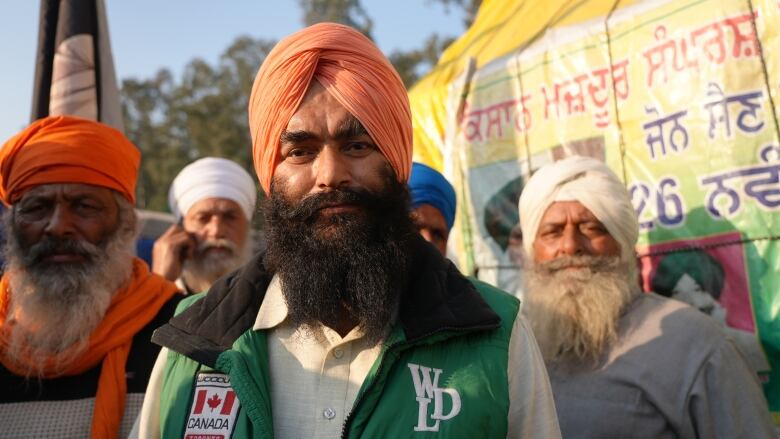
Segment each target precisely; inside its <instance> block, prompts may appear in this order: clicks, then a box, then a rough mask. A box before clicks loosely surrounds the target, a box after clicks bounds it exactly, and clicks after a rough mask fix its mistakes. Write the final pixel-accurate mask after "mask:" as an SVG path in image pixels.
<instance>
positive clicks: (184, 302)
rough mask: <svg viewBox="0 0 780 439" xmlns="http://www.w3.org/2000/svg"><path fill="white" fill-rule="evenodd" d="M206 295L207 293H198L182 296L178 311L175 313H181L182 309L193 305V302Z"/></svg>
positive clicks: (177, 307)
mask: <svg viewBox="0 0 780 439" xmlns="http://www.w3.org/2000/svg"><path fill="white" fill-rule="evenodd" d="M204 297H206V293H205V292H204V293H198V294H192V295H189V296H186V297H183V298H180V300H179V302H178V304H177V306H176V312H175V313H174V315H179V314H180V313H181V312H182V311H184V310H185V309H187V308H189V307H190V306H192V304H193V303H195V302H197V301H199V300H201V299H203V298H204Z"/></svg>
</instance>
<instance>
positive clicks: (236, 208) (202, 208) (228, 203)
mask: <svg viewBox="0 0 780 439" xmlns="http://www.w3.org/2000/svg"><path fill="white" fill-rule="evenodd" d="M202 214H207V215H226V214H241V215H242V216H243V210H242V209H241V206H240V205H239V204H238V202H236V201H235V200H231V199H230V198H224V197H208V198H202V199H200V200H198V201H197V202H196V203H195V204H193V205H192V207H190V209H189V210H188V211H187V216H195V215H202Z"/></svg>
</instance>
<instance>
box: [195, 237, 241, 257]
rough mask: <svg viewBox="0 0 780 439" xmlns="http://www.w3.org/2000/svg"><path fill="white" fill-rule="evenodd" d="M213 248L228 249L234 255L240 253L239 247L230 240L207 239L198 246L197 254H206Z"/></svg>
mask: <svg viewBox="0 0 780 439" xmlns="http://www.w3.org/2000/svg"><path fill="white" fill-rule="evenodd" d="M212 248H226V249H228V250H230V251H231V252H233V253H234V254H235V253H236V252H238V246H237V245H236V244H235V243H234V242H233V241H231V240H229V239H205V240H203V241H201V242H200V243H199V244H198V248H197V249H195V251H196V252H197V253H205V252H206V251H207V250H210V249H212Z"/></svg>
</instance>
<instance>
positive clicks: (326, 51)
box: [249, 23, 412, 193]
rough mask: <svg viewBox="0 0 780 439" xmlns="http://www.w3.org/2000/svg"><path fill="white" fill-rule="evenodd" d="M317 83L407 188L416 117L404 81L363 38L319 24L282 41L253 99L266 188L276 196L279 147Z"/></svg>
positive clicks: (256, 148) (256, 149)
mask: <svg viewBox="0 0 780 439" xmlns="http://www.w3.org/2000/svg"><path fill="white" fill-rule="evenodd" d="M312 79H316V80H317V81H318V82H319V83H320V84H322V86H323V87H324V88H325V89H326V90H327V91H328V92H329V93H330V94H331V95H332V96H333V97H334V98H335V99H336V100H338V102H339V103H340V104H341V105H343V106H344V108H346V109H347V111H349V112H350V113H351V114H352V115H353V116H355V117H356V118H357V119H358V120H359V121H360V122H361V123H362V124H363V126H364V127H365V128H366V130H367V131H368V134H369V135H370V136H371V138H372V139H373V140H374V142H376V144H377V146H378V147H379V150H380V151H381V152H382V154H384V156H385V157H386V158H387V160H388V161H389V162H390V164H391V165H392V167H393V169H395V173H396V176H397V177H398V180H399V181H401V182H406V181H407V180H408V179H409V173H410V172H411V168H412V116H411V111H410V110H409V98H408V97H407V95H406V88H404V85H403V82H402V81H401V78H400V77H399V76H398V73H396V71H395V69H394V68H393V66H392V65H391V64H390V62H389V61H388V60H387V58H385V56H384V55H383V54H382V52H380V51H379V49H378V48H377V47H376V46H375V45H374V43H372V42H371V40H369V39H368V38H366V37H365V36H364V35H363V34H361V33H360V32H358V31H356V30H354V29H352V28H350V27H347V26H344V25H340V24H334V23H320V24H315V25H314V26H310V27H307V28H306V29H303V30H301V31H298V32H296V33H294V34H292V35H290V36H289V37H287V38H285V39H283V40H282V41H280V42H279V44H277V45H276V47H274V49H273V50H272V51H271V53H269V54H268V57H267V58H266V59H265V62H263V65H262V66H261V67H260V71H259V72H258V73H257V77H256V78H255V83H254V85H253V86H252V95H251V96H250V98H249V131H250V132H251V134H252V156H253V158H254V162H255V172H257V177H258V179H259V180H260V185H261V186H262V187H263V189H264V190H265V192H266V193H270V187H271V180H272V178H273V175H274V170H275V169H276V165H277V164H278V163H279V159H278V155H279V141H280V140H279V139H280V136H281V135H282V133H283V132H284V130H285V129H286V128H287V123H288V122H289V121H290V119H291V118H292V116H293V114H295V111H296V110H297V109H298V106H299V105H300V104H301V101H302V100H303V96H304V95H305V94H306V91H307V90H308V89H309V84H310V83H311V81H312Z"/></svg>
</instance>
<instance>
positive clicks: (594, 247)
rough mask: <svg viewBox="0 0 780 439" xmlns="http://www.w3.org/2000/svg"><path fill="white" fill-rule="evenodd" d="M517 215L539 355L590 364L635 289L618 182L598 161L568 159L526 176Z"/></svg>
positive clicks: (630, 234) (627, 210)
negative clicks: (525, 254) (524, 251)
mask: <svg viewBox="0 0 780 439" xmlns="http://www.w3.org/2000/svg"><path fill="white" fill-rule="evenodd" d="M520 218H521V225H522V229H523V236H524V237H525V239H524V247H525V249H526V252H527V253H528V259H529V260H530V263H529V264H527V265H528V267H527V268H528V270H527V275H526V285H525V288H526V298H527V313H528V316H529V319H530V320H531V324H532V326H533V327H534V334H535V335H536V337H537V340H538V341H539V346H540V348H541V350H542V354H543V356H544V357H545V360H546V361H547V362H548V363H550V364H563V365H566V366H579V365H583V364H585V365H591V364H592V363H593V362H595V361H597V360H598V359H599V357H600V356H601V354H602V353H603V351H604V349H605V348H606V347H607V346H609V344H610V343H611V342H612V341H613V340H614V339H615V337H616V328H617V320H618V317H619V315H620V313H621V311H622V310H623V308H624V307H625V306H626V305H627V304H628V303H629V302H630V301H631V300H632V299H633V298H634V297H635V296H636V294H638V285H637V282H636V280H635V269H634V266H635V260H634V258H633V245H634V243H635V241H636V237H637V234H638V225H637V223H636V217H635V216H634V211H633V208H632V206H631V203H630V199H629V198H628V194H627V192H626V190H625V187H624V186H623V185H622V183H621V182H620V180H619V179H618V178H617V177H616V176H615V175H614V173H612V171H610V170H609V168H607V167H606V166H605V165H604V164H603V163H601V162H598V161H597V160H594V159H589V158H584V157H577V156H575V157H570V158H568V159H565V160H563V161H560V162H557V163H555V164H553V165H549V166H547V167H545V168H542V169H540V170H539V171H538V172H537V174H535V175H534V176H533V177H532V178H531V180H529V182H528V184H527V185H526V187H525V188H524V190H523V194H522V195H521V198H520Z"/></svg>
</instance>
